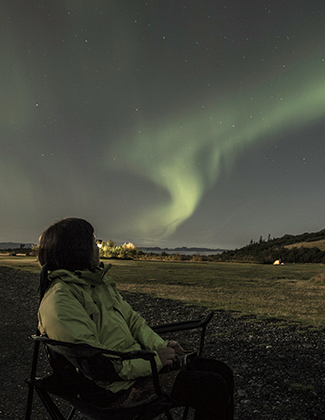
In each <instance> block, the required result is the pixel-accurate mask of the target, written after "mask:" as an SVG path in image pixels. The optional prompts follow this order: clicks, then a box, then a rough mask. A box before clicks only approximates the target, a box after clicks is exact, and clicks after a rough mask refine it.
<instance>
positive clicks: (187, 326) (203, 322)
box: [151, 311, 214, 355]
mask: <svg viewBox="0 0 325 420" xmlns="http://www.w3.org/2000/svg"><path fill="white" fill-rule="evenodd" d="M213 315H214V312H213V311H210V312H208V313H207V314H206V315H205V316H203V317H201V318H198V319H192V320H189V321H180V322H172V323H170V324H162V325H157V326H154V327H151V328H152V329H153V330H154V331H155V332H156V333H157V334H163V333H170V332H176V331H184V330H193V329H197V328H202V332H201V339H200V348H199V354H200V355H201V354H202V353H203V348H204V339H205V331H206V328H207V325H208V323H209V322H210V321H211V319H212V318H213Z"/></svg>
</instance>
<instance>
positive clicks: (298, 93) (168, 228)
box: [109, 55, 325, 241]
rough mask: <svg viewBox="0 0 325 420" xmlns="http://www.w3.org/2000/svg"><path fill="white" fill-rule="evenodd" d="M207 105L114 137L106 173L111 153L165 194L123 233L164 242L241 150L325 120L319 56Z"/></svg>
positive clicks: (324, 90) (141, 123) (142, 124)
mask: <svg viewBox="0 0 325 420" xmlns="http://www.w3.org/2000/svg"><path fill="white" fill-rule="evenodd" d="M210 102H211V103H210V105H209V106H205V107H204V108H202V112H200V113H199V114H198V112H191V111H188V117H186V118H182V117H180V118H179V119H178V118H173V121H168V122H165V123H163V124H156V125H155V126H153V124H152V123H151V125H150V123H148V122H146V121H138V125H137V127H136V128H135V130H134V132H133V133H128V135H127V136H124V138H122V139H119V142H118V143H119V146H118V149H116V148H114V150H110V151H109V160H110V166H111V167H112V165H111V162H112V153H113V154H114V155H118V157H119V161H120V162H121V159H122V160H124V161H125V163H126V166H127V167H128V168H129V169H131V170H132V171H134V173H136V174H137V175H138V176H142V177H144V178H146V179H148V180H150V181H152V182H153V183H155V184H156V185H157V186H158V187H159V188H163V189H164V190H165V191H166V192H167V193H168V196H169V200H168V202H163V203H162V202H160V203H158V204H157V205H155V206H153V207H151V208H148V209H147V212H144V213H143V212H142V213H141V215H140V216H138V218H137V219H136V220H132V221H131V220H130V221H129V223H130V225H128V222H126V223H125V225H124V228H126V229H128V228H129V226H131V225H132V228H133V229H134V227H135V226H137V227H138V232H139V235H142V237H143V238H145V237H146V236H147V235H148V234H149V232H150V236H152V234H153V233H154V234H155V236H156V239H157V240H160V241H163V240H165V239H167V238H168V237H170V235H172V234H173V233H174V232H175V230H176V229H177V227H178V226H179V225H180V224H181V223H183V222H184V221H185V220H187V219H188V218H189V217H190V216H191V215H192V214H193V212H194V211H195V209H196V208H197V206H198V204H199V203H200V200H201V198H202V196H203V194H204V192H205V191H206V190H207V189H208V188H210V187H211V186H212V185H213V184H214V183H215V182H216V180H217V178H218V175H219V174H220V171H221V169H222V168H226V169H227V168H228V169H229V167H230V165H231V163H232V162H233V159H234V158H235V157H236V155H238V153H239V152H241V151H243V150H244V148H245V147H247V146H249V145H252V144H253V143H254V142H258V141H259V142H260V141H263V139H265V138H266V137H267V138H270V137H274V136H276V135H277V134H279V133H281V134H284V133H287V132H292V131H293V130H295V129H299V128H302V127H304V126H307V125H308V124H310V123H315V122H317V121H318V120H320V119H321V118H322V117H323V116H324V114H325V80H324V55H321V56H314V57H313V58H312V59H311V60H309V61H307V60H305V61H303V62H300V63H296V65H295V66H292V67H291V69H288V68H286V69H283V71H282V72H281V73H277V74H275V75H274V77H273V78H271V79H270V80H269V81H268V82H267V83H264V84H263V85H260V86H255V87H254V86H253V87H250V88H248V89H247V90H246V91H245V92H242V93H241V94H237V95H236V96H235V95H234V96H232V95H231V94H228V97H227V98H223V99H222V100H218V99H214V100H211V101H210ZM126 139H127V140H126ZM113 165H114V163H113ZM113 168H114V166H113Z"/></svg>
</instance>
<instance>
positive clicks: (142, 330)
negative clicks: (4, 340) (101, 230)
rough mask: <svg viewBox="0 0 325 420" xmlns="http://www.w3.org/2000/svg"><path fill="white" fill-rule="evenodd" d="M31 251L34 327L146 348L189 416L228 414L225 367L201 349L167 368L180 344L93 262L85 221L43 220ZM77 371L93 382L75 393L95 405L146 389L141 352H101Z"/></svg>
mask: <svg viewBox="0 0 325 420" xmlns="http://www.w3.org/2000/svg"><path fill="white" fill-rule="evenodd" d="M38 259H39V262H40V264H41V265H42V266H45V267H46V268H47V270H48V275H47V281H48V284H47V287H46V290H45V294H44V296H43V298H42V301H41V303H40V307H39V311H38V322H39V330H40V333H41V334H42V335H47V336H48V337H49V338H51V339H54V340H59V341H65V342H71V343H84V344H88V345H91V346H94V347H99V348H103V349H108V350H115V351H119V352H120V351H123V352H128V351H132V350H141V349H142V350H150V351H153V352H154V353H155V361H156V365H157V370H158V372H159V377H160V379H161V381H160V382H161V385H162V388H163V390H164V391H165V392H167V393H168V394H169V395H170V396H171V398H172V399H174V400H175V401H176V402H178V403H179V404H180V405H184V406H190V407H193V408H194V409H195V419H196V420H200V419H208V420H210V419H211V420H212V419H214V420H231V419H233V411H234V408H233V406H234V403H233V393H234V381H233V374H232V371H231V369H230V368H229V367H228V366H227V365H226V364H224V363H222V362H220V361H218V360H215V359H212V358H205V357H201V356H198V357H196V358H194V359H193V360H192V361H191V363H190V364H189V366H187V368H186V369H178V370H172V369H171V366H172V365H173V363H174V361H175V359H176V358H177V356H180V355H184V354H185V353H186V352H185V350H184V349H183V348H182V347H181V345H180V344H179V343H178V342H177V341H175V340H170V341H165V340H163V339H162V338H161V337H160V336H159V335H158V334H156V333H155V332H154V331H153V330H152V329H151V328H150V327H149V326H148V325H147V323H146V321H145V320H144V318H143V317H141V316H140V315H139V314H138V313H137V312H136V311H134V310H133V309H132V308H131V306H130V305H129V304H128V303H127V302H126V301H125V300H124V299H123V298H122V296H121V295H120V294H119V292H118V291H117V289H116V285H115V282H114V280H113V279H112V278H111V277H110V276H109V274H108V270H109V268H110V266H107V267H106V268H103V267H102V266H101V264H100V259H99V248H98V246H97V244H96V239H95V236H94V228H93V226H92V225H91V224H90V223H89V222H88V221H86V220H83V219H79V218H66V219H62V220H60V221H58V222H55V223H53V224H51V225H50V226H49V227H48V228H47V229H46V230H45V231H44V232H43V233H42V235H41V236H40V240H39V247H38ZM80 371H81V373H82V374H83V376H85V377H86V378H87V380H88V382H87V383H89V384H90V383H91V384H94V386H95V387H89V392H88V391H87V392H85V393H84V395H83V398H85V399H86V400H87V399H88V401H91V402H92V403H94V404H97V405H101V406H105V405H107V406H113V407H114V406H127V405H129V404H131V403H134V402H136V401H138V400H140V399H142V398H143V397H144V395H146V396H148V395H149V394H150V393H152V394H154V389H153V386H152V381H151V377H150V376H151V368H150V363H149V362H148V361H145V360H142V359H133V360H124V361H123V362H114V361H112V360H110V359H108V358H107V357H105V356H102V357H100V358H97V359H96V360H95V361H93V362H92V364H91V365H87V366H82V367H81V369H80ZM90 389H92V390H94V389H95V392H91V391H90Z"/></svg>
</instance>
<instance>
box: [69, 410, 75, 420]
mask: <svg viewBox="0 0 325 420" xmlns="http://www.w3.org/2000/svg"><path fill="white" fill-rule="evenodd" d="M75 412H76V407H72V408H71V411H70V413H69V415H68V417H67V420H71V419H72V418H73V416H74V414H75Z"/></svg>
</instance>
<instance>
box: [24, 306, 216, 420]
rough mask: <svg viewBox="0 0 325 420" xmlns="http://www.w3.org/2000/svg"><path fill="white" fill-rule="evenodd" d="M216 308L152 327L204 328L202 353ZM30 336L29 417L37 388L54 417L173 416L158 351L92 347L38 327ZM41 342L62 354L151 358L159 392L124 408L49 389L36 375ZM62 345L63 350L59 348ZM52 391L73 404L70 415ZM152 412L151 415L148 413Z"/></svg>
mask: <svg viewBox="0 0 325 420" xmlns="http://www.w3.org/2000/svg"><path fill="white" fill-rule="evenodd" d="M213 315H214V314H213V311H210V312H208V313H207V314H206V315H205V316H203V317H201V318H199V319H194V320H188V321H181V322H174V323H169V324H163V325H158V326H154V327H152V329H153V330H154V331H155V332H156V333H157V334H164V333H171V332H177V331H184V330H193V329H198V328H201V336H200V344H199V352H198V354H199V355H201V354H202V353H203V349H204V340H205V333H206V328H207V325H208V323H209V322H210V321H211V319H212V317H213ZM31 338H32V339H33V340H34V351H33V358H32V366H31V374H30V377H29V379H26V381H25V382H26V383H27V384H28V388H29V389H28V398H27V407H26V416H25V419H26V420H30V419H31V414H32V404H33V395H34V390H35V391H36V393H37V394H38V396H39V398H40V400H41V401H42V403H43V405H44V407H45V408H46V410H47V411H48V413H49V415H50V417H51V419H52V420H72V418H73V417H74V415H75V413H76V411H77V410H79V411H81V412H84V413H85V414H88V415H92V416H93V418H94V419H109V418H110V419H114V418H115V419H117V420H122V419H124V418H128V419H129V418H131V417H130V412H131V413H132V410H133V411H134V415H133V414H132V418H134V419H137V420H138V419H140V418H143V419H148V418H154V417H156V416H157V415H158V414H160V413H165V415H166V417H167V419H168V420H172V415H171V413H170V408H173V407H177V406H178V405H177V404H175V402H174V401H172V399H171V398H170V397H169V396H168V395H167V394H164V393H163V392H162V390H161V387H160V383H159V375H158V371H157V366H156V361H155V354H154V353H153V352H151V351H145V350H138V351H131V352H116V351H111V350H105V349H101V348H96V347H91V346H89V345H85V344H73V343H66V342H61V341H57V340H51V339H49V338H48V337H44V336H40V332H39V330H38V329H37V331H36V335H32V336H31ZM40 343H43V344H44V345H45V346H46V347H47V348H48V349H50V350H52V351H54V352H57V353H59V354H60V351H61V350H62V348H64V353H66V352H67V351H68V352H69V351H71V356H73V355H74V356H75V352H76V349H77V351H78V356H79V357H80V356H82V354H83V352H86V353H87V355H89V352H91V353H92V355H98V354H105V355H106V357H109V358H112V359H115V360H116V358H117V357H118V358H120V359H121V360H127V359H137V358H141V359H144V360H148V361H149V362H150V365H151V371H152V379H153V385H154V389H155V392H156V396H155V398H153V399H151V400H150V401H148V400H144V401H143V402H142V403H141V402H140V403H137V404H134V405H133V406H130V407H125V408H116V409H115V408H114V409H113V408H110V407H108V408H98V407H97V408H95V407H93V406H89V404H86V403H83V402H82V401H81V400H77V399H76V398H75V399H71V398H69V397H67V396H65V395H62V394H61V395H60V393H53V392H51V391H50V390H48V389H46V387H44V385H43V384H42V379H40V378H37V377H36V373H37V362H38V356H39V349H40ZM60 349H61V350H60ZM50 393H52V394H54V395H55V396H57V397H59V398H62V399H64V400H66V401H68V402H69V403H70V404H71V405H72V408H71V410H70V413H69V414H68V417H66V418H65V417H64V416H63V414H62V413H61V411H60V410H59V408H58V407H57V405H56V403H55V402H54V400H53V398H52V397H51V396H50ZM149 409H151V410H152V414H150V411H148V410H149ZM188 409H189V407H185V410H184V414H183V418H184V419H185V418H186V417H187V414H188ZM123 413H126V414H127V417H124V416H123ZM148 413H149V417H148Z"/></svg>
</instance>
